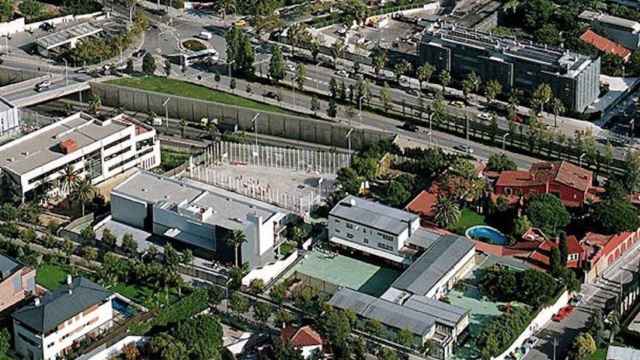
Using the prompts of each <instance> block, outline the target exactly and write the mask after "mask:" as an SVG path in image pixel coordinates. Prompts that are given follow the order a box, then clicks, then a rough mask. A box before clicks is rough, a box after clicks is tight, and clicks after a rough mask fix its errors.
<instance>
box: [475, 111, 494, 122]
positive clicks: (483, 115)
mask: <svg viewBox="0 0 640 360" xmlns="http://www.w3.org/2000/svg"><path fill="white" fill-rule="evenodd" d="M478 119H481V120H486V121H489V120H491V119H493V116H492V115H491V114H489V113H486V112H481V113H480V114H478Z"/></svg>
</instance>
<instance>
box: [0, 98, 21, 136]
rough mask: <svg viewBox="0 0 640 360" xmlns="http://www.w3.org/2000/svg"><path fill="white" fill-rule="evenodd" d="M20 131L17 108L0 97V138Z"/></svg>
mask: <svg viewBox="0 0 640 360" xmlns="http://www.w3.org/2000/svg"><path fill="white" fill-rule="evenodd" d="M19 130H20V113H19V112H18V108H17V107H16V106H14V105H13V104H11V103H10V102H9V101H8V100H6V99H4V98H2V97H1V96H0V137H2V136H5V135H11V134H15V133H17V132H18V131H19Z"/></svg>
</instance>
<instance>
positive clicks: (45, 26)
mask: <svg viewBox="0 0 640 360" xmlns="http://www.w3.org/2000/svg"><path fill="white" fill-rule="evenodd" d="M54 28H55V27H54V26H53V25H52V24H51V23H48V22H45V23H42V24H40V29H42V30H43V31H53V29H54Z"/></svg>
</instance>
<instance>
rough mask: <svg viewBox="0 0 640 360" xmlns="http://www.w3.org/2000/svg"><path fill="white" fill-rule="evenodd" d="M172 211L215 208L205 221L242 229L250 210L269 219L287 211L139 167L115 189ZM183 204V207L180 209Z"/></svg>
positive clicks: (114, 190) (125, 194)
mask: <svg viewBox="0 0 640 360" xmlns="http://www.w3.org/2000/svg"><path fill="white" fill-rule="evenodd" d="M112 194H113V195H122V196H124V197H130V198H134V199H137V200H141V201H144V202H146V203H149V204H156V205H157V206H160V207H163V208H165V209H170V210H172V211H176V212H177V211H179V210H195V211H200V210H206V209H212V210H213V211H212V212H211V215H210V216H208V217H206V218H204V219H203V221H204V222H206V223H209V224H213V225H216V226H222V227H224V228H226V229H231V230H235V229H243V228H244V225H243V221H244V220H245V218H246V216H247V214H253V215H256V216H260V217H262V218H263V220H266V219H268V218H270V217H271V216H273V215H274V214H277V213H286V211H285V210H283V209H280V208H278V207H276V206H273V205H269V204H266V203H263V202H261V201H258V200H254V199H251V198H248V197H245V196H243V195H240V194H237V193H234V192H231V191H227V190H224V189H221V188H219V187H215V186H211V185H207V184H203V183H200V182H197V181H194V180H189V179H172V178H168V177H165V176H162V175H157V174H153V173H150V172H146V171H141V170H140V171H138V172H136V173H135V174H134V175H132V176H131V177H130V178H129V179H128V180H126V181H124V182H123V183H121V184H120V185H118V186H117V187H115V188H114V189H113V191H112ZM179 207H180V209H179Z"/></svg>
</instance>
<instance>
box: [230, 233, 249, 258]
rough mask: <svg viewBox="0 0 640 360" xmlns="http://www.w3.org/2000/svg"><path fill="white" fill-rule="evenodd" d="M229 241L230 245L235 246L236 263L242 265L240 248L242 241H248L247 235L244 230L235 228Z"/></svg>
mask: <svg viewBox="0 0 640 360" xmlns="http://www.w3.org/2000/svg"><path fill="white" fill-rule="evenodd" d="M227 242H228V244H229V245H230V246H233V255H234V264H235V266H236V267H238V266H240V265H238V249H239V248H240V246H242V243H245V242H247V237H246V236H245V235H244V231H242V230H234V231H233V232H232V233H231V236H230V237H229V238H228V239H227Z"/></svg>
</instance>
